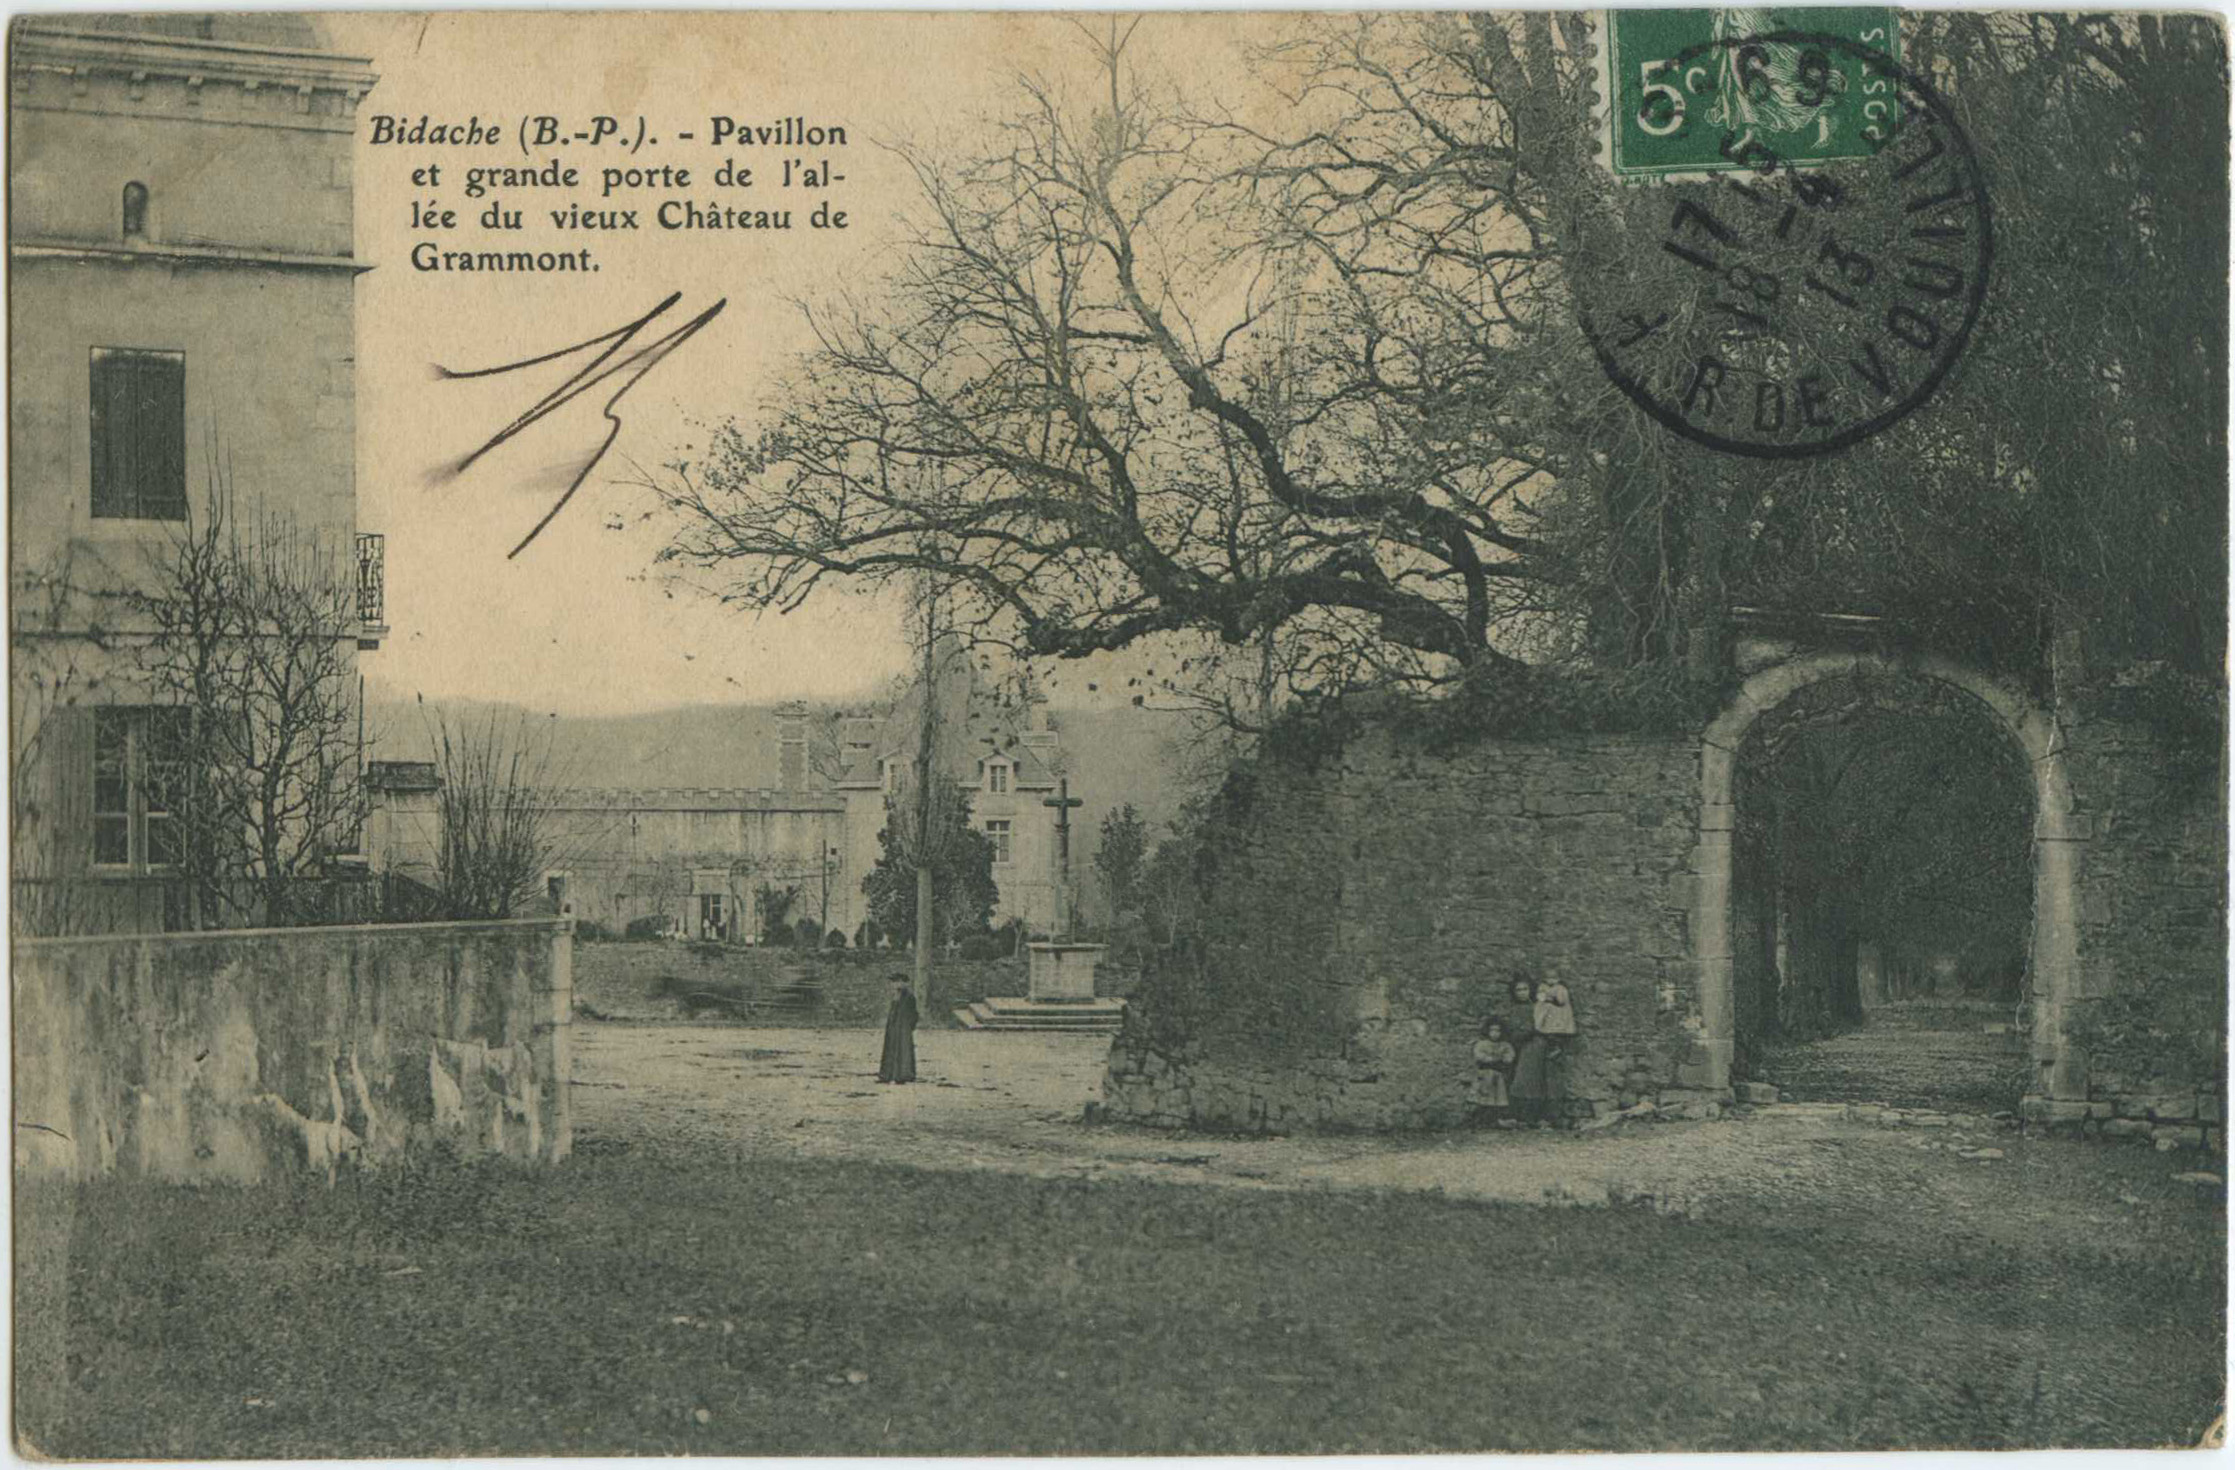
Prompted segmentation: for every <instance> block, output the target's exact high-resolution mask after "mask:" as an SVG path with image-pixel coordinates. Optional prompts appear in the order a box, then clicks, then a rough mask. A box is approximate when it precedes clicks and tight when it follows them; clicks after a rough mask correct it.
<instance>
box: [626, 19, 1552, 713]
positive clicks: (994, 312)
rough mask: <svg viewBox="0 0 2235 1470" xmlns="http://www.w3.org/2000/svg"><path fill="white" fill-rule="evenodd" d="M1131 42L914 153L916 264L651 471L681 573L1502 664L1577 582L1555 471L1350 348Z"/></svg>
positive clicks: (1332, 277) (746, 585)
mask: <svg viewBox="0 0 2235 1470" xmlns="http://www.w3.org/2000/svg"><path fill="white" fill-rule="evenodd" d="M1124 45H1125V36H1124V34H1122V33H1120V32H1118V31H1116V30H1115V29H1113V30H1112V32H1111V34H1110V35H1109V36H1108V38H1107V39H1106V40H1104V41H1102V42H1101V43H1100V49H1101V52H1102V62H1103V70H1104V74H1105V76H1106V79H1107V81H1108V96H1107V98H1106V100H1103V101H1101V102H1098V103H1097V105H1096V106H1095V107H1094V108H1093V109H1092V110H1091V112H1088V113H1086V114H1085V115H1081V113H1080V111H1079V110H1077V109H1072V108H1068V107H1066V106H1065V105H1064V104H1063V103H1062V102H1061V101H1060V100H1059V99H1058V97H1057V96H1056V95H1055V94H1054V93H1053V92H1052V91H1050V90H1048V89H1046V88H1041V87H1037V86H1028V87H1027V88H1026V91H1025V97H1024V105H1025V111H1024V112H1023V114H1022V115H1021V116H1019V117H1018V118H1017V119H1016V120H1015V121H1014V122H1012V123H1010V124H1009V125H1007V126H1006V127H1005V128H1003V129H1002V130H1001V132H1000V134H999V139H998V143H997V145H996V146H995V147H994V148H992V149H990V150H988V151H986V152H985V153H983V154H981V155H980V156H977V157H974V158H965V159H960V160H942V159H934V158H932V157H931V156H929V155H927V154H924V153H921V152H918V151H916V150H912V149H903V150H901V154H902V157H903V159H904V160H905V161H906V163H907V164H908V166H909V167H910V168H911V169H912V171H913V173H914V175H915V179H916V182H917V186H918V189H919V191H920V194H921V197H922V200H923V203H924V207H925V213H924V217H923V219H922V221H921V222H920V225H919V228H918V230H917V233H916V236H915V238H914V240H913V242H912V248H911V249H910V250H909V251H907V252H905V255H904V259H905V260H906V262H907V264H905V265H904V266H902V267H901V268H900V270H899V272H898V274H897V275H896V277H895V278H894V279H893V280H892V281H891V282H890V287H889V291H888V293H887V297H886V299H885V300H884V301H882V302H880V303H878V304H877V305H876V306H875V307H870V306H867V305H864V304H863V303H861V302H858V301H855V300H852V299H846V300H841V301H839V302H837V303H835V304H833V305H830V306H826V307H818V308H815V309H813V310H812V311H811V312H810V316H811V319H812V321H813V323H814V326H815V329H816V331H817V333H818V334H819V342H820V346H819V349H818V350H817V351H816V352H814V353H813V354H812V355H811V357H810V359H809V360H808V361H807V362H806V364H805V365H804V366H803V367H802V369H801V371H800V373H799V375H798V379H797V381H795V382H792V383H789V384H787V385H786V386H785V390H784V391H783V392H782V393H781V394H779V395H777V396H776V398H775V399H774V400H773V401H772V403H771V404H770V406H769V408H768V411H767V415H766V417H765V418H764V420H763V421H762V427H760V428H759V429H758V430H757V432H748V430H747V429H746V428H744V427H743V426H741V425H740V424H738V423H735V422H732V423H729V424H726V425H723V426H721V427H720V428H719V429H718V430H717V431H716V432H715V433H714V435H713V438H712V442H711V443H710V444H708V445H707V446H706V447H705V450H704V452H703V453H701V454H700V455H698V456H697V457H695V458H694V459H692V460H690V461H688V462H682V463H678V464H676V465H675V466H672V467H671V468H672V474H671V475H670V476H668V477H667V478H666V479H664V480H661V481H660V482H659V487H660V489H661V490H662V492H663V493H664V494H665V495H666V497H667V499H668V502H669V504H670V505H671V506H672V507H673V508H674V509H675V510H676V511H677V512H678V513H679V515H680V518H681V522H682V529H681V531H680V532H679V534H678V537H677V539H676V541H675V542H674V543H673V544H672V545H671V547H670V548H669V549H668V551H667V554H666V555H667V560H668V563H669V564H670V565H671V566H673V567H679V568H685V569H689V570H690V571H691V572H692V573H694V574H706V575H708V576H710V578H711V581H712V584H713V586H714V589H715V590H716V591H718V592H719V593H720V595H722V596H724V597H725V598H727V599H729V600H731V601H734V602H736V603H739V604H740V605H743V606H747V607H752V608H757V609H766V608H775V609H788V608H790V607H794V606H797V605H798V604H799V603H800V602H801V600H803V599H804V598H806V597H808V596H810V595H812V593H813V592H814V590H815V589H816V588H817V587H818V586H820V585H821V584H823V583H824V582H825V580H826V579H833V578H837V579H847V580H857V581H859V580H868V581H876V580H881V579H889V578H891V577H894V576H902V575H911V574H916V573H929V574H933V575H936V576H938V577H940V578H941V579H942V581H943V582H944V583H945V584H946V586H947V587H948V588H949V589H950V594H951V596H952V597H953V599H954V601H955V605H956V620H957V622H958V624H960V625H961V626H964V627H966V628H968V629H969V630H970V631H971V632H972V633H973V635H974V636H977V637H980V638H985V639H993V640H998V641H1003V642H1006V643H1008V644H1010V645H1011V646H1014V647H1016V648H1019V649H1021V650H1022V651H1024V652H1026V653H1028V654H1032V655H1040V656H1047V655H1055V656H1066V657H1068V656H1083V655H1086V654H1091V653H1094V652H1098V651H1103V650H1108V649H1115V648H1120V647H1124V646H1126V645H1128V644H1130V643H1132V642H1134V641H1136V640H1138V639H1140V638H1143V637H1145V636H1149V635H1154V634H1159V633H1165V632H1170V631H1173V630H1177V629H1183V628H1187V629H1202V630H1207V631H1209V632H1210V633H1212V634H1213V635H1215V636H1217V637H1218V638H1220V639H1222V640H1224V641H1226V642H1229V643H1234V644H1248V643H1250V642H1251V641H1252V640H1253V639H1255V638H1256V637H1257V636H1258V635H1259V634H1260V633H1261V632H1262V631H1263V630H1265V629H1267V628H1292V629H1295V630H1296V631H1297V633H1298V634H1299V636H1301V635H1304V634H1307V633H1308V634H1309V635H1310V636H1312V637H1314V638H1317V639H1320V640H1324V641H1326V642H1328V643H1330V644H1336V645H1342V646H1346V647H1349V648H1351V649H1354V650H1356V651H1357V657H1356V658H1355V659H1354V660H1353V662H1365V663H1368V664H1370V665H1371V666H1372V667H1373V668H1374V669H1375V670H1376V671H1377V672H1379V673H1380V674H1382V675H1383V676H1384V677H1387V678H1392V679H1400V680H1404V681H1408V682H1419V681H1433V680H1436V679H1440V678H1445V677H1449V676H1451V675H1452V674H1454V673H1456V672H1458V671H1461V670H1463V669H1465V668H1467V667H1469V666H1472V665H1475V664H1479V663H1486V662H1489V663H1494V662H1497V661H1499V660H1502V659H1506V658H1508V657H1510V655H1509V654H1508V653H1507V652H1505V651H1504V649H1503V648H1502V646H1501V640H1502V639H1503V638H1506V637H1510V636H1511V634H1512V626H1510V625H1515V624H1517V623H1518V622H1522V621H1526V620H1527V619H1528V618H1530V617H1531V616H1533V615H1535V614H1536V613H1537V612H1538V610H1539V606H1540V604H1541V602H1542V601H1543V599H1542V597H1541V596H1540V595H1539V593H1538V592H1537V591H1536V590H1535V589H1536V588H1537V585H1538V584H1539V583H1540V582H1541V581H1542V580H1543V579H1545V578H1547V577H1552V576H1556V575H1558V574H1559V572H1558V569H1559V566H1560V560H1559V558H1558V557H1557V556H1556V555H1555V554H1554V553H1553V550H1552V548H1550V547H1548V546H1546V545H1543V544H1540V543H1539V542H1538V541H1537V540H1536V539H1535V538H1534V537H1533V536H1532V534H1531V530H1530V528H1531V526H1532V524H1533V518H1534V510H1533V507H1532V506H1531V504H1530V501H1529V499H1528V493H1529V487H1531V486H1532V485H1537V484H1539V483H1540V482H1541V474H1542V468H1541V467H1540V466H1538V465H1535V464H1533V463H1530V462H1527V461H1525V460H1523V459H1521V458H1519V457H1518V456H1519V455H1520V454H1521V453H1522V452H1523V446H1521V445H1520V444H1519V443H1518V439H1517V440H1516V443H1515V444H1514V445H1512V446H1501V451H1502V450H1503V449H1504V448H1510V449H1511V451H1512V452H1511V454H1508V453H1505V452H1491V453H1486V452H1485V450H1484V446H1483V445H1482V443H1481V442H1480V441H1479V438H1478V437H1477V436H1476V434H1475V432H1474V431H1475V428H1476V427H1477V426H1476V425H1475V424H1474V423H1466V424H1462V423H1459V422H1458V421H1457V420H1456V419H1454V418H1453V417H1452V415H1451V414H1449V413H1448V412H1446V411H1445V410H1444V409H1443V408H1440V407H1438V404H1437V401H1436V400H1435V395H1434V392H1433V390H1431V388H1430V387H1429V386H1428V385H1429V382H1430V380H1431V379H1432V378H1435V377H1437V376H1439V375H1441V374H1443V372H1444V365H1443V364H1441V363H1440V362H1438V361H1435V360H1433V358H1432V356H1431V355H1430V354H1428V353H1426V351H1425V349H1423V350H1421V351H1416V352H1413V353H1412V355H1411V360H1410V361H1407V362H1404V363H1402V364H1400V363H1399V362H1398V356H1399V355H1402V354H1395V355H1392V354H1390V353H1379V354H1377V353H1376V352H1375V351H1374V349H1373V347H1372V344H1370V343H1369V344H1367V345H1366V346H1365V347H1364V348H1362V349H1361V348H1356V347H1352V346H1344V345H1341V344H1334V343H1331V342H1330V341H1329V340H1328V334H1329V333H1330V332H1339V331H1351V330H1353V328H1352V327H1351V326H1349V325H1348V324H1346V323H1345V322H1344V321H1343V319H1342V318H1341V317H1340V316H1339V315H1338V314H1337V313H1336V312H1335V311H1334V310H1333V306H1332V301H1333V298H1332V296H1331V295H1330V293H1331V292H1333V293H1339V292H1340V290H1341V283H1340V280H1339V278H1338V273H1336V272H1334V271H1332V270H1331V268H1330V267H1329V266H1328V264H1327V263H1326V262H1325V261H1324V259H1321V258H1318V257H1315V256H1314V255H1313V254H1311V253H1310V252H1308V251H1306V250H1304V249H1302V248H1300V247H1298V246H1297V245H1296V244H1295V243H1294V242H1293V241H1284V240H1282V239H1280V238H1279V237H1278V232H1277V231H1276V230H1275V228H1274V224H1273V222H1272V221H1271V220H1270V217H1269V215H1268V209H1269V207H1270V206H1269V205H1263V206H1260V205H1256V204H1253V202H1252V200H1251V197H1250V195H1249V192H1248V187H1247V184H1248V181H1247V180H1246V179H1245V178H1244V177H1243V174H1244V169H1243V165H1244V164H1245V163H1246V162H1247V159H1246V157H1245V154H1244V150H1243V149H1242V148H1241V147H1239V145H1238V144H1237V142H1236V140H1235V139H1233V138H1232V137H1230V136H1227V135H1225V134H1222V133H1221V132H1220V131H1219V130H1217V129H1215V128H1213V127H1210V126H1208V125H1206V124H1203V123H1200V122H1197V121H1194V120H1191V119H1188V118H1186V117H1184V116H1183V115H1181V113H1180V110H1179V109H1178V107H1177V105H1176V104H1173V103H1169V102H1166V101H1163V100H1161V99H1158V98H1157V97H1155V96H1154V95H1152V94H1151V93H1150V92H1149V91H1148V90H1147V89H1145V88H1143V87H1141V86H1139V85H1137V84H1130V83H1129V82H1128V81H1127V80H1126V77H1125V73H1124V72H1123V70H1122V69H1121V65H1120V62H1121V56H1122V53H1123V50H1124ZM1357 330H1363V331H1370V332H1371V331H1379V332H1380V335H1379V337H1378V339H1377V340H1378V341H1380V342H1381V343H1382V344H1383V345H1385V346H1392V347H1393V346H1395V345H1396V344H1394V342H1393V339H1392V338H1391V337H1390V336H1389V334H1388V333H1387V332H1386V331H1385V330H1382V329H1379V328H1376V327H1373V326H1372V325H1371V324H1369V326H1368V327H1365V328H1359V329H1357ZM1361 352H1363V353H1364V357H1365V359H1367V360H1366V362H1365V366H1364V367H1363V368H1361V366H1360V358H1361ZM1400 371H1401V372H1402V373H1403V375H1404V382H1403V383H1401V384H1394V386H1392V384H1393V381H1394V380H1392V379H1391V378H1390V376H1389V375H1390V374H1393V373H1398V372H1400ZM1400 408H1401V409H1402V411H1399V409H1400ZM1438 415H1441V416H1442V418H1443V420H1448V422H1447V423H1445V426H1444V428H1443V429H1442V430H1441V431H1440V433H1441V437H1440V438H1439V437H1438V436H1437V435H1436V434H1432V433H1427V432H1426V431H1425V430H1424V429H1423V425H1425V424H1427V423H1428V422H1429V421H1430V420H1434V419H1437V417H1438ZM1494 634H1497V635H1499V636H1493V635H1494Z"/></svg>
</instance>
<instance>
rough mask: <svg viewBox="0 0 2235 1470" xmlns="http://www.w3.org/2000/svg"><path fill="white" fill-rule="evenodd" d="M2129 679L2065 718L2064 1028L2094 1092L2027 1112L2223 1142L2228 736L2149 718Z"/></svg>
mask: <svg viewBox="0 0 2235 1470" xmlns="http://www.w3.org/2000/svg"><path fill="white" fill-rule="evenodd" d="M2140 677H2147V675H2146V672H2145V673H2144V674H2143V675H2141V676H2140ZM2135 689H2136V686H2135V685H2134V684H2133V683H2131V682H2127V683H2124V684H2123V687H2122V686H2121V685H2120V684H2114V685H2113V687H2111V688H2109V689H2106V690H2103V691H2100V692H2098V693H2097V694H2096V695H2095V696H2094V697H2092V698H2090V699H2088V700H2086V701H2080V702H2075V704H2074V705H2073V707H2071V708H2069V709H2067V710H2066V711H2065V718H2064V719H2063V721H2062V722H2061V724H2062V728H2063V730H2064V734H2065V741H2066V745H2065V752H2064V760H2065V765H2066V768H2067V770H2068V771H2069V773H2070V781H2071V789H2072V806H2073V812H2072V816H2071V819H2070V823H2069V825H2070V827H2071V829H2072V831H2073V833H2074V838H2075V843H2076V845H2077V846H2078V848H2079V850H2080V862H2079V891H2078V895H2077V902H2076V904H2075V918H2076V925H2077V928H2078V939H2079V966H2080V980H2079V984H2078V987H2077V990H2078V993H2077V995H2076V996H2075V997H2074V999H2073V1000H2072V1002H2071V1003H2070V1004H2069V1005H2068V1006H2067V1007H2066V1014H2065V1016H2064V1018H2063V1024H2064V1029H2065V1031H2066V1033H2067V1035H2068V1036H2069V1037H2070V1038H2071V1041H2072V1043H2073V1047H2074V1050H2075V1051H2076V1053H2077V1054H2078V1055H2079V1056H2080V1058H2081V1064H2082V1065H2083V1066H2084V1069H2085V1075H2086V1078H2087V1093H2086V1099H2085V1101H2084V1103H2083V1102H2081V1101H2080V1100H2078V1099H2071V1098H2065V1099H2057V1100H2050V1099H2046V1098H2036V1099H2034V1100H2032V1101H2030V1102H2029V1103H2028V1105H2027V1107H2026V1109H2025V1111H2026V1113H2027V1115H2028V1117H2029V1118H2031V1119H2032V1120H2034V1121H2039V1122H2045V1123H2048V1124H2050V1125H2052V1126H2059V1127H2070V1128H2074V1129H2078V1130H2080V1131H2084V1132H2088V1133H2102V1134H2105V1135H2109V1136H2113V1137H2118V1136H2125V1137H2142V1136H2147V1137H2150V1138H2152V1139H2153V1140H2170V1141H2171V1142H2173V1143H2176V1144H2182V1145H2190V1144H2205V1145H2208V1146H2212V1147H2218V1146H2219V1145H2220V1134H2219V1125H2220V1119H2221V1118H2222V1116H2223V1113H2224V1108H2225V1105H2226V1096H2227V1051H2226V1039H2227V1038H2226V1030H2227V1011H2226V979H2227V905H2226V891H2227V825H2226V823H2227V816H2226V805H2225V789H2226V788H2225V781H2226V775H2225V771H2224V770H2223V768H2222V765H2221V760H2220V750H2221V747H2220V746H2219V744H2218V742H2217V741H2216V739H2202V740H2199V739H2180V738H2176V737H2174V736H2169V735H2168V734H2166V733H2165V732H2164V730H2163V729H2162V728H2160V727H2159V725H2158V724H2155V723H2153V722H2151V721H2149V720H2147V719H2145V718H2142V717H2140V715H2139V714H2138V713H2137V711H2136V710H2135V708H2134V703H2135V701H2133V700H2132V699H2131V698H2128V697H2125V696H2128V695H2130V694H2131V693H2133V692H2134V691H2135Z"/></svg>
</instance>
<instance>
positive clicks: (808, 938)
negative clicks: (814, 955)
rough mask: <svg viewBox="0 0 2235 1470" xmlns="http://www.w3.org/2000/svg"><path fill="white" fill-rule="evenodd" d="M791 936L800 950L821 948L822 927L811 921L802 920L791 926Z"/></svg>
mask: <svg viewBox="0 0 2235 1470" xmlns="http://www.w3.org/2000/svg"><path fill="white" fill-rule="evenodd" d="M792 934H793V938H794V940H795V942H797V944H798V945H799V947H800V948H801V949H821V948H822V947H823V926H822V925H820V924H818V923H816V922H815V921H814V920H813V919H804V918H803V919H801V920H800V921H799V922H798V923H796V924H794V925H792Z"/></svg>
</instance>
